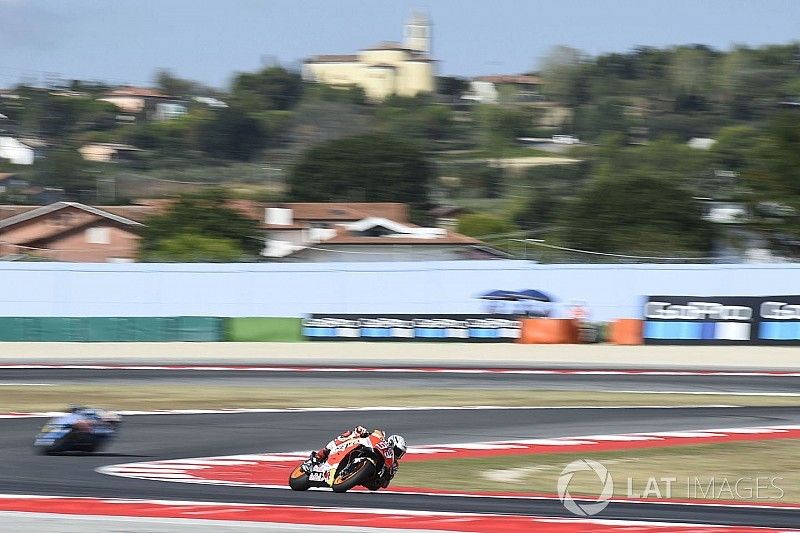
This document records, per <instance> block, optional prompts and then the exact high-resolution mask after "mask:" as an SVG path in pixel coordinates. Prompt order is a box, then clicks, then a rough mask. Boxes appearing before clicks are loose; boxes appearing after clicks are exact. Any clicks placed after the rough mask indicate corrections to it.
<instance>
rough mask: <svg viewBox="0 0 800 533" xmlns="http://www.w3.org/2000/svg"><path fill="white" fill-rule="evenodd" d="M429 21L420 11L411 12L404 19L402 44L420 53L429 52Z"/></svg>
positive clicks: (426, 53)
mask: <svg viewBox="0 0 800 533" xmlns="http://www.w3.org/2000/svg"><path fill="white" fill-rule="evenodd" d="M432 29H433V28H432V25H431V21H430V20H428V17H426V16H425V15H424V14H422V13H416V12H415V13H412V14H411V17H410V18H409V19H408V21H406V26H405V32H404V39H403V45H404V46H405V47H406V48H408V49H409V50H414V51H415V52H419V53H420V54H424V55H430V54H431V38H432V35H431V30H432Z"/></svg>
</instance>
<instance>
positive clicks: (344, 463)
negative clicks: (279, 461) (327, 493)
mask: <svg viewBox="0 0 800 533" xmlns="http://www.w3.org/2000/svg"><path fill="white" fill-rule="evenodd" d="M394 461H395V457H394V450H392V446H391V444H389V443H388V442H387V441H386V438H385V435H384V433H383V432H382V431H373V432H372V433H371V434H369V435H367V436H366V437H361V436H359V435H353V436H352V437H350V438H347V439H345V440H343V441H342V442H340V443H337V445H336V447H335V448H334V449H333V450H331V452H330V453H329V454H328V458H327V459H326V460H325V461H321V462H318V463H312V464H310V465H309V464H308V463H307V462H304V463H301V464H299V465H297V467H296V468H295V469H294V470H293V471H292V473H291V475H290V476H289V486H290V487H291V488H292V490H308V489H309V488H311V487H330V488H332V489H333V491H334V492H347V491H348V490H350V489H352V488H353V487H356V486H358V485H362V486H364V487H366V488H368V489H369V490H378V489H379V488H381V477H382V474H383V473H384V472H385V471H386V470H384V469H388V470H389V471H391V469H392V466H393V464H394ZM304 466H305V468H304Z"/></svg>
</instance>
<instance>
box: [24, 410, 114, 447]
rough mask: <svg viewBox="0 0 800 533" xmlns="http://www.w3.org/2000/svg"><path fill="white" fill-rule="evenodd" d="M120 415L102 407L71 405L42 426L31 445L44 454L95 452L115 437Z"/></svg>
mask: <svg viewBox="0 0 800 533" xmlns="http://www.w3.org/2000/svg"><path fill="white" fill-rule="evenodd" d="M120 421H121V419H120V417H119V416H118V415H116V414H114V413H110V412H108V411H104V410H102V409H90V408H72V409H70V412H69V413H67V414H65V415H61V416H57V417H55V418H52V419H51V420H50V421H49V422H47V424H45V425H44V427H43V428H42V429H41V431H40V432H39V434H38V435H37V436H36V440H34V442H33V447H34V448H35V449H36V450H37V451H38V452H39V453H41V454H43V455H53V454H58V453H63V452H88V453H92V452H97V451H99V450H101V449H102V448H103V447H105V446H107V445H108V444H109V442H111V440H112V439H113V438H114V437H115V436H116V433H117V430H118V428H119V424H120Z"/></svg>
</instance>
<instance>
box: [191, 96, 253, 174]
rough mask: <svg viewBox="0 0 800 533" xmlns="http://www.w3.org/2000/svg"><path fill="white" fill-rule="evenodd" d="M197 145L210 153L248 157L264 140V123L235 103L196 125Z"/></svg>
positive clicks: (241, 157)
mask: <svg viewBox="0 0 800 533" xmlns="http://www.w3.org/2000/svg"><path fill="white" fill-rule="evenodd" d="M197 136H198V148H199V149H200V150H202V151H203V152H205V153H207V154H208V155H210V156H212V157H218V158H221V159H233V160H237V161H249V160H250V159H252V158H253V157H254V156H255V154H256V153H257V152H258V151H259V150H261V149H262V148H263V147H264V146H265V144H266V141H267V131H266V128H265V127H264V123H263V122H262V121H259V120H258V119H256V118H254V117H251V116H250V115H248V114H247V113H245V112H244V111H243V110H242V109H240V108H239V107H236V106H231V107H226V108H223V109H219V110H215V111H214V112H213V113H212V115H211V118H210V120H203V121H201V122H200V125H199V127H198V132H197Z"/></svg>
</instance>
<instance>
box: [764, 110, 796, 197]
mask: <svg viewBox="0 0 800 533" xmlns="http://www.w3.org/2000/svg"><path fill="white" fill-rule="evenodd" d="M765 141H766V142H762V143H761V146H760V150H759V158H760V159H761V160H762V161H764V162H765V164H766V168H767V171H768V172H769V175H770V177H771V178H772V179H773V180H774V181H775V182H777V183H780V184H781V185H782V187H783V188H784V190H786V191H789V192H791V193H792V194H795V195H800V124H798V121H797V115H796V114H795V113H783V114H781V115H778V116H776V117H775V118H773V119H772V120H771V121H770V124H769V126H768V128H767V138H766V139H765Z"/></svg>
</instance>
